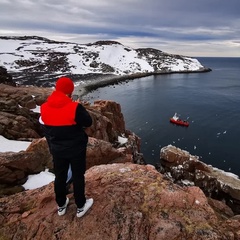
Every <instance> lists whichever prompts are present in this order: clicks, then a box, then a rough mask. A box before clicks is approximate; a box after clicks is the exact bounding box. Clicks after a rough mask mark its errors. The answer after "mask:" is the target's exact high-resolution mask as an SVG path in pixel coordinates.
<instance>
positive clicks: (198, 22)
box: [0, 0, 240, 56]
mask: <svg viewBox="0 0 240 240" xmlns="http://www.w3.org/2000/svg"><path fill="white" fill-rule="evenodd" d="M238 9H240V1H239V0H229V1H225V0H211V1H209V0H201V1H193V0H171V1H169V0H148V1H145V0H118V1H112V0H91V1H78V0H64V1H62V0H41V1H35V0H0V34H1V35H4V34H5V33H9V32H10V33H13V34H14V33H15V34H24V35H37V34H38V35H40V36H44V37H49V38H51V39H54V38H57V39H56V40H58V39H61V40H63V39H64V38H65V39H72V40H74V41H75V42H76V41H78V42H81V43H86V42H91V41H95V40H101V39H110V40H119V41H121V43H123V44H126V45H129V46H132V47H154V48H158V49H161V50H163V51H170V52H172V53H179V54H187V55H195V54H198V55H199V56H200V55H202V54H208V53H207V52H206V51H202V49H203V48H206V49H205V50H207V48H209V47H211V49H209V52H210V54H211V55H216V56H217V55H220V56H221V54H222V56H237V55H236V54H238V56H239V47H240V45H239V39H240V31H239V29H240V14H239V10H238ZM13 34H12V35H13ZM84 41H85V42H84ZM163 43H164V44H163ZM187 46H189V47H187ZM197 49H199V50H197ZM213 49H216V52H213ZM172 50H174V51H175V52H173V51H172ZM237 50H238V51H237ZM184 51H185V52H184Z"/></svg>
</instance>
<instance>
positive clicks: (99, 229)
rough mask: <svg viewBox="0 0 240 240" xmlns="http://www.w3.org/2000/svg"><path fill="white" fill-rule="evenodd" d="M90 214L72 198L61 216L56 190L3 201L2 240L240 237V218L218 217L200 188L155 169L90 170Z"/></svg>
mask: <svg viewBox="0 0 240 240" xmlns="http://www.w3.org/2000/svg"><path fill="white" fill-rule="evenodd" d="M86 195H87V197H92V198H93V199H94V204H93V206H92V208H91V209H90V210H89V212H88V213H87V214H86V215H85V216H84V217H82V218H77V217H76V205H75V203H74V198H73V194H69V195H68V197H69V198H70V203H69V206H68V209H67V213H66V214H65V215H64V216H62V217H59V216H58V215H57V212H56V210H57V206H56V203H55V200H54V187H53V184H52V183H51V184H49V185H47V186H45V187H42V188H39V189H35V190H28V191H25V192H21V193H18V194H15V195H14V196H9V197H5V198H1V199H0V238H1V239H35V240H38V239H39V240H40V239H59V240H61V239H64V240H68V239H84V240H93V239H124V240H145V239H148V240H155V239H169V240H171V239H192V240H201V239H202V240H206V239H208V240H211V239H233V240H234V239H236V240H237V239H240V230H239V229H240V217H237V216H235V217H232V218H229V219H227V220H226V219H221V218H219V217H218V216H217V215H216V213H215V212H214V210H213V209H212V208H211V206H210V205H209V204H208V200H207V198H206V197H205V195H204V193H203V192H202V191H201V190H200V189H199V188H198V187H195V186H193V187H180V186H178V185H175V184H173V183H172V182H171V181H168V180H166V179H164V176H163V175H161V174H160V173H159V172H157V171H156V169H155V168H154V167H153V166H150V165H145V166H144V165H138V164H130V163H127V164H109V165H100V166H94V167H92V168H90V169H89V170H88V171H87V172H86Z"/></svg>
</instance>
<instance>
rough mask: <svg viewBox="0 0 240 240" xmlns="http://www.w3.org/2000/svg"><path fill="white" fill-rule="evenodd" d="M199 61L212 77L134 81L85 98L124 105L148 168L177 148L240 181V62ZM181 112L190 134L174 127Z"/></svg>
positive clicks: (192, 75) (159, 77) (193, 75)
mask: <svg viewBox="0 0 240 240" xmlns="http://www.w3.org/2000/svg"><path fill="white" fill-rule="evenodd" d="M197 59H198V60H199V61H200V62H201V63H202V64H203V65H204V66H206V67H209V68H211V69H212V71H211V72H207V73H189V74H168V75H157V76H149V77H144V78H139V79H134V80H131V81H128V82H126V83H122V84H118V85H112V86H107V87H103V88H99V89H97V90H96V91H93V92H91V93H88V94H87V95H86V96H85V98H86V99H87V100H89V99H91V101H94V100H98V99H104V100H113V101H116V102H118V103H119V104H120V105H121V108H122V113H123V114H124V118H125V123H126V128H127V129H129V130H131V131H133V132H135V133H136V134H137V135H138V136H139V137H140V138H141V152H142V153H143V154H144V158H145V161H146V162H147V163H150V164H153V165H155V164H156V163H158V162H159V154H160V149H161V148H162V147H163V146H167V145H169V144H171V145H174V146H176V147H179V148H181V149H183V150H186V151H188V152H189V153H190V154H192V155H197V156H199V157H200V160H201V161H203V162H205V163H207V164H210V165H212V166H214V167H217V168H219V169H222V170H224V171H227V172H232V173H235V174H236V175H238V176H240V159H239V156H238V155H239V135H240V130H239V125H240V110H239V103H240V58H202V57H201V58H200V57H199V58H197ZM175 112H177V113H178V114H180V118H182V119H187V120H188V121H189V122H190V126H189V127H188V128H186V127H181V126H176V125H173V124H171V123H170V122H169V118H170V117H172V116H173V115H174V113H175Z"/></svg>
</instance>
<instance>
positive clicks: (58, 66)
mask: <svg viewBox="0 0 240 240" xmlns="http://www.w3.org/2000/svg"><path fill="white" fill-rule="evenodd" d="M0 66H3V67H5V68H6V69H7V70H8V72H9V73H11V74H12V75H13V77H14V79H15V81H19V82H21V83H22V84H29V81H30V82H31V83H33V82H36V81H39V80H40V82H42V84H38V85H44V82H45V81H49V79H51V78H54V77H56V76H59V75H63V74H64V75H75V76H78V75H83V74H111V75H112V74H113V75H131V74H136V73H158V72H186V71H190V72H191V71H205V70H206V68H204V66H202V65H201V63H200V62H199V61H198V60H197V59H193V58H190V57H184V56H179V55H171V54H167V53H164V52H162V51H160V50H157V49H151V48H146V49H132V48H129V47H126V46H123V45H122V44H120V43H118V42H113V41H98V42H96V43H93V44H85V45H83V44H76V43H70V42H56V41H52V40H49V39H46V38H42V37H36V36H29V37H26V36H25V37H0Z"/></svg>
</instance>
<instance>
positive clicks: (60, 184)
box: [53, 148, 86, 208]
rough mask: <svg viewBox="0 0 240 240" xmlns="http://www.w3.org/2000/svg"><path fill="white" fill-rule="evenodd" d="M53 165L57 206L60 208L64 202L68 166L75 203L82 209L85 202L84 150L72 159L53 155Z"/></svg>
mask: <svg viewBox="0 0 240 240" xmlns="http://www.w3.org/2000/svg"><path fill="white" fill-rule="evenodd" d="M69 155H71V154H69ZM53 163H54V173H55V181H54V191H55V197H56V202H57V204H58V206H59V207H62V206H63V205H64V204H65V202H66V194H67V190H66V181H67V173H68V168H69V164H70V165H71V168H72V178H73V191H74V198H75V203H76V205H77V207H78V208H81V207H83V206H84V204H85V202H86V197H85V177H84V174H85V171H86V148H83V149H82V150H81V152H80V153H79V154H78V155H77V156H74V157H73V156H71V157H65V156H64V157H60V156H56V155H55V154H54V155H53Z"/></svg>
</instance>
